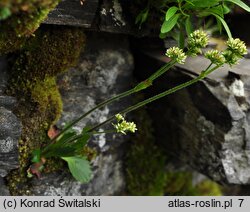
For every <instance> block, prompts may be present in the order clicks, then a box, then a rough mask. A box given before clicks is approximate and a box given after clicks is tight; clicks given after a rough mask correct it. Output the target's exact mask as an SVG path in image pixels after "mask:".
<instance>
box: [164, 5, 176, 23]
mask: <svg viewBox="0 0 250 212" xmlns="http://www.w3.org/2000/svg"><path fill="white" fill-rule="evenodd" d="M178 10H179V9H178V7H175V6H173V7H170V8H169V9H168V10H167V12H166V16H165V20H166V21H168V20H169V19H170V18H172V17H173V15H174V14H175V13H176V12H177V11H178Z"/></svg>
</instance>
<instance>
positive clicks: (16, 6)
mask: <svg viewBox="0 0 250 212" xmlns="http://www.w3.org/2000/svg"><path fill="white" fill-rule="evenodd" d="M58 2H60V0H6V1H2V2H1V3H0V8H5V11H9V13H8V15H6V12H5V13H4V16H2V21H1V22H0V24H1V28H0V54H7V53H9V52H13V51H15V50H17V49H19V48H20V47H21V46H22V45H23V44H24V42H25V39H26V38H27V37H30V36H31V35H33V33H34V32H35V30H37V29H38V27H39V26H40V24H41V23H42V21H43V20H44V19H45V18H46V17H47V15H48V13H49V12H50V11H51V10H53V9H54V8H55V6H56V5H57V4H58ZM3 19H4V20H3ZM0 20H1V19H0Z"/></svg>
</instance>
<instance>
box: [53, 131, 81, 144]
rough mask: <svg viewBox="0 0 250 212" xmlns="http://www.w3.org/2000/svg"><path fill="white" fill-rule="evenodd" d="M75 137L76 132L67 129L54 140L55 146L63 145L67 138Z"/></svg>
mask: <svg viewBox="0 0 250 212" xmlns="http://www.w3.org/2000/svg"><path fill="white" fill-rule="evenodd" d="M75 135H77V132H76V131H75V130H73V129H69V130H67V131H66V132H64V133H63V134H62V135H60V136H59V137H58V138H57V139H56V140H57V141H56V143H57V144H62V143H65V142H66V141H67V140H68V139H69V138H72V137H73V136H75Z"/></svg>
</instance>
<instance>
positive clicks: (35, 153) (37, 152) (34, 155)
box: [31, 149, 41, 163]
mask: <svg viewBox="0 0 250 212" xmlns="http://www.w3.org/2000/svg"><path fill="white" fill-rule="evenodd" d="M40 161H41V150H40V149H35V150H34V151H33V152H32V159H31V162H33V163H39V162H40Z"/></svg>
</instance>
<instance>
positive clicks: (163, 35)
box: [159, 33, 168, 39]
mask: <svg viewBox="0 0 250 212" xmlns="http://www.w3.org/2000/svg"><path fill="white" fill-rule="evenodd" d="M167 34H168V33H160V34H159V38H161V39H165V38H166V37H167Z"/></svg>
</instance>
